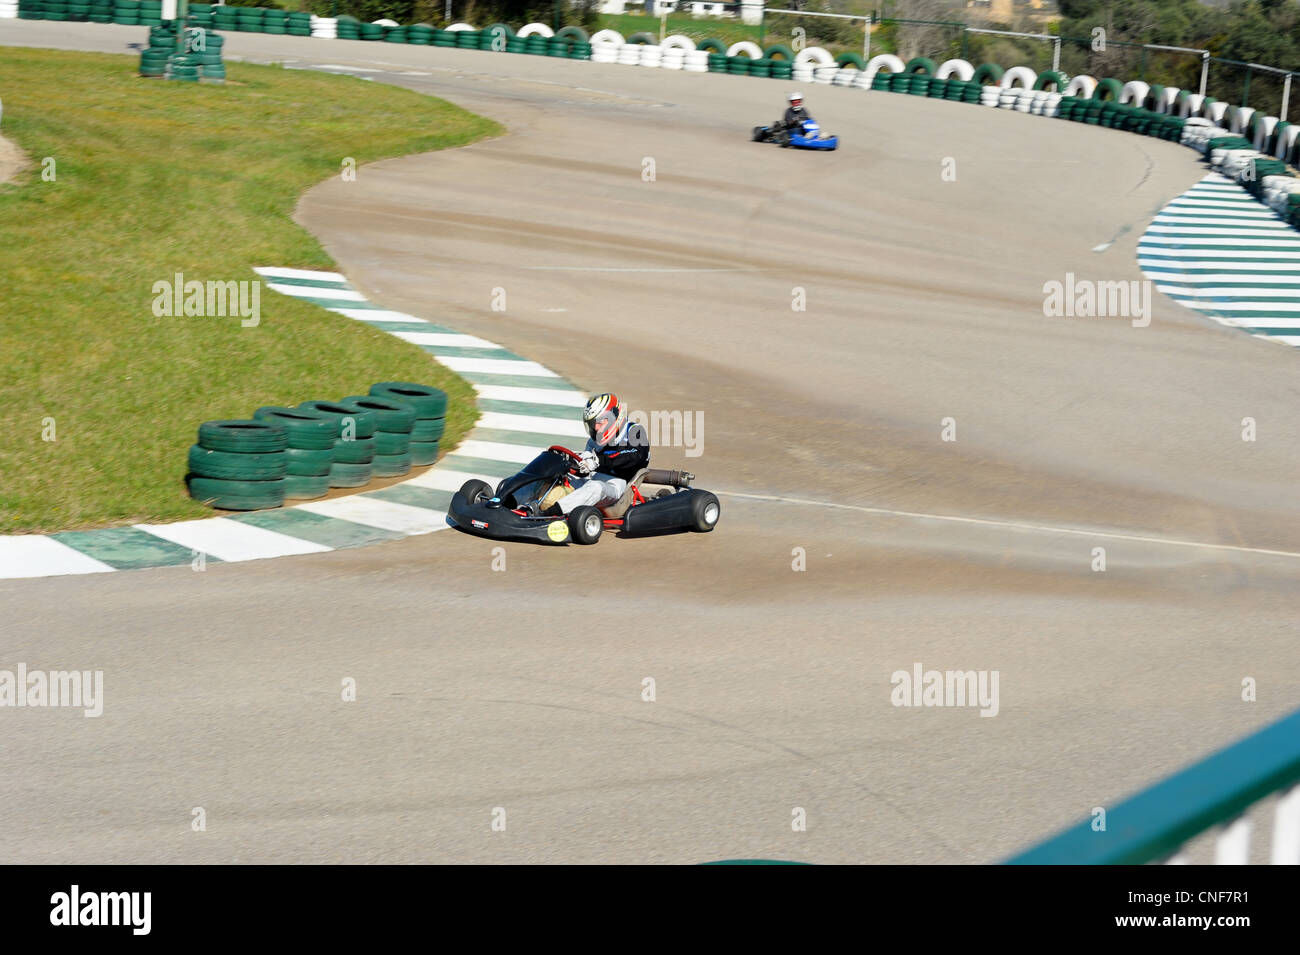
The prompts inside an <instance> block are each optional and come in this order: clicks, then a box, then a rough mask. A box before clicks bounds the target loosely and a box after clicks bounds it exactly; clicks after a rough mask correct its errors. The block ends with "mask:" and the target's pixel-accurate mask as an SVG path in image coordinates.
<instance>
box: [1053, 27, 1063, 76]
mask: <svg viewBox="0 0 1300 955" xmlns="http://www.w3.org/2000/svg"><path fill="white" fill-rule="evenodd" d="M1052 69H1054V70H1056V71H1057V72H1058V73H1059V72H1060V71H1061V38H1060V37H1059V36H1058V37H1057V38H1056V42H1055V43H1054V44H1052Z"/></svg>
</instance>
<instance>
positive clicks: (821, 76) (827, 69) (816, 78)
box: [813, 65, 840, 86]
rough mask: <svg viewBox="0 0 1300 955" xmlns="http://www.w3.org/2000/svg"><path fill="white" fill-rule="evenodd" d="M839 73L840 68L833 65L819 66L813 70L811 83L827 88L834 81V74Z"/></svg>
mask: <svg viewBox="0 0 1300 955" xmlns="http://www.w3.org/2000/svg"><path fill="white" fill-rule="evenodd" d="M839 71H840V68H839V67H838V66H835V65H831V66H819V67H817V68H816V69H814V70H813V82H814V83H821V84H823V85H826V86H829V85H830V84H831V83H833V82H834V81H835V74H837V73H839Z"/></svg>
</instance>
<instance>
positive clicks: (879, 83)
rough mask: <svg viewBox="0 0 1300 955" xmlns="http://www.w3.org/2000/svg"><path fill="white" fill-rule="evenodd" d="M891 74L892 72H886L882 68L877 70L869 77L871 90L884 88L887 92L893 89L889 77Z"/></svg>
mask: <svg viewBox="0 0 1300 955" xmlns="http://www.w3.org/2000/svg"><path fill="white" fill-rule="evenodd" d="M892 75H893V74H892V73H886V72H885V71H884V70H877V71H876V75H875V76H873V77H872V78H871V88H872V89H873V90H884V91H885V92H889V91H890V90H891V89H893V86H892V84H891V83H890V79H889V78H890V77H891V76H892Z"/></svg>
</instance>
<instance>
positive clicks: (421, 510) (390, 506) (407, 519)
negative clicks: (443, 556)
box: [298, 494, 447, 534]
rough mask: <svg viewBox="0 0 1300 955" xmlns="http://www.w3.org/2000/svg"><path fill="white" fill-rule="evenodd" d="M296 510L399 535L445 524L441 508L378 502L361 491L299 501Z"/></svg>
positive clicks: (423, 531) (422, 532) (428, 529)
mask: <svg viewBox="0 0 1300 955" xmlns="http://www.w3.org/2000/svg"><path fill="white" fill-rule="evenodd" d="M298 509H299V510H303V511H310V512H311V513H313V514H323V515H325V516H326V517H334V518H338V519H339V520H343V521H351V522H352V523H353V524H364V525H365V526H367V527H378V528H382V529H383V530H386V531H396V532H398V533H400V534H431V533H432V532H434V531H440V530H442V529H443V528H445V527H446V526H447V515H446V514H445V513H444V512H442V511H434V510H430V509H429V508H427V507H412V506H411V505H409V504H398V503H395V502H393V501H380V500H377V499H376V498H372V497H366V496H365V495H361V494H354V495H351V496H349V497H336V498H334V500H332V501H315V502H311V503H307V504H299V505H298Z"/></svg>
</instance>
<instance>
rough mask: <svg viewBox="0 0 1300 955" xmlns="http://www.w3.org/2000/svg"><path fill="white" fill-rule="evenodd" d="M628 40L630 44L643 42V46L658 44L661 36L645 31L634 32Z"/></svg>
mask: <svg viewBox="0 0 1300 955" xmlns="http://www.w3.org/2000/svg"><path fill="white" fill-rule="evenodd" d="M626 42H627V43H628V44H636V43H639V44H641V45H643V46H657V45H658V43H659V38H658V37H656V36H652V35H651V34H649V33H644V32H643V33H633V34H632V35H631V36H630V37H628V38H627V40H626Z"/></svg>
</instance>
